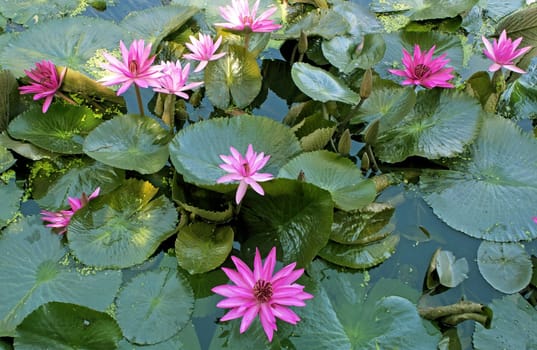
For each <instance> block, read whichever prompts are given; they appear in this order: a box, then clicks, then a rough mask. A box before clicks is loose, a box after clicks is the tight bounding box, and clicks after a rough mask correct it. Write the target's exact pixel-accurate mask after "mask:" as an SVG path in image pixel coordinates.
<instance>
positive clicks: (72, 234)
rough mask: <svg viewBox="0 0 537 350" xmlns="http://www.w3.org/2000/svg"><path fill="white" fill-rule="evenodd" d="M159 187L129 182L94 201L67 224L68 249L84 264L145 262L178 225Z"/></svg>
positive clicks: (132, 263)
mask: <svg viewBox="0 0 537 350" xmlns="http://www.w3.org/2000/svg"><path fill="white" fill-rule="evenodd" d="M157 192H158V188H156V187H153V186H152V185H151V184H150V183H148V182H143V181H139V180H134V179H130V180H128V181H126V182H125V184H123V185H122V186H120V187H119V188H117V189H116V190H115V191H113V192H111V193H109V194H107V195H104V196H99V197H97V198H95V199H94V200H92V201H90V202H89V203H88V205H86V206H85V207H84V208H82V209H80V210H79V211H77V212H76V214H75V215H74V216H73V218H72V219H71V222H70V223H69V230H68V231H67V238H68V241H69V247H70V248H71V249H72V250H73V253H74V254H75V255H76V257H77V258H78V259H79V260H80V261H82V262H83V263H84V264H87V265H92V266H100V267H114V268H118V267H119V268H123V267H128V266H132V265H136V264H139V263H141V262H143V261H144V260H145V259H147V258H148V257H149V256H150V255H151V254H153V252H154V251H155V250H156V249H157V247H158V246H159V245H160V243H162V242H163V241H164V240H165V239H166V238H168V237H170V236H171V235H172V234H173V233H174V230H175V226H176V223H177V212H176V210H175V207H174V206H173V204H172V203H171V201H170V200H169V199H168V198H166V197H165V196H159V197H157V198H154V197H155V196H156V194H157Z"/></svg>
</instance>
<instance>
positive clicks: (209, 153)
mask: <svg viewBox="0 0 537 350" xmlns="http://www.w3.org/2000/svg"><path fill="white" fill-rule="evenodd" d="M200 142H202V143H203V147H199V145H200ZM249 144H252V145H253V148H254V151H256V152H264V153H265V155H270V160H269V162H268V163H267V164H266V166H265V167H264V168H263V169H262V172H266V173H271V174H277V173H278V171H279V170H280V168H281V167H282V166H283V165H284V164H285V163H287V161H288V160H289V159H290V158H292V157H293V156H295V155H297V154H298V153H299V152H300V145H299V143H298V140H297V138H296V136H295V135H294V134H293V132H292V131H291V129H289V128H288V127H286V126H284V125H282V124H281V123H278V122H276V121H274V120H272V119H269V118H264V117H255V116H250V115H243V116H238V117H233V118H215V119H210V120H207V121H202V122H198V123H195V124H194V125H192V126H189V127H186V128H184V129H182V130H181V131H180V132H179V133H177V135H175V137H174V139H173V140H172V142H171V143H170V158H171V161H172V163H173V165H174V167H175V168H176V169H177V171H178V172H179V173H181V174H182V175H183V177H184V179H185V181H186V182H190V183H194V184H197V185H205V186H207V185H208V186H214V185H215V184H216V180H217V179H218V178H219V177H221V176H223V175H224V174H225V172H224V171H223V170H222V169H220V168H219V165H220V164H222V163H223V161H222V159H220V157H219V155H221V154H224V155H229V154H230V151H229V147H230V146H233V147H234V148H236V149H237V150H238V151H239V152H240V153H242V154H244V153H245V152H246V149H247V148H248V145H249ZM225 188H226V189H230V188H231V186H230V185H227V186H225Z"/></svg>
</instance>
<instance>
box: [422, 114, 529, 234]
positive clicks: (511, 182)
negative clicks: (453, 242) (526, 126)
mask: <svg viewBox="0 0 537 350" xmlns="http://www.w3.org/2000/svg"><path fill="white" fill-rule="evenodd" d="M513 164H519V165H520V166H513ZM521 164H523V166H522V165H521ZM420 184H421V189H422V190H423V192H424V193H425V195H424V199H425V200H426V201H427V203H428V204H429V205H430V206H431V207H432V208H433V210H434V213H435V214H436V215H437V216H438V217H439V218H440V219H442V220H443V221H444V222H446V223H447V224H448V225H449V226H451V227H453V228H454V229H456V230H458V231H461V232H464V233H466V234H468V235H470V236H472V237H477V238H480V239H486V240H490V241H498V242H514V241H520V240H531V239H534V238H536V237H537V225H535V223H534V222H533V221H532V220H531V218H532V217H533V216H535V205H534V204H535V198H537V140H535V138H534V137H533V136H532V135H530V134H527V133H523V132H522V131H521V130H520V129H519V128H518V127H517V126H516V125H515V124H514V123H513V122H511V121H509V120H505V119H502V118H499V117H491V118H486V119H485V121H484V122H483V125H482V127H481V132H480V134H479V136H478V138H477V140H476V141H475V142H474V143H473V144H472V145H471V146H470V149H469V154H468V155H467V156H465V157H464V159H459V160H457V161H455V162H453V164H452V165H451V166H450V170H437V171H432V170H431V171H427V172H425V173H424V174H423V175H422V176H421V177H420ZM461 199H464V200H461Z"/></svg>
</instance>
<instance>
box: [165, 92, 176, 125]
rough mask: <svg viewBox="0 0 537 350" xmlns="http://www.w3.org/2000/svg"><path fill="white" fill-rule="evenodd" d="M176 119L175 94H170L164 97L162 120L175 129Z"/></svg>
mask: <svg viewBox="0 0 537 350" xmlns="http://www.w3.org/2000/svg"><path fill="white" fill-rule="evenodd" d="M174 119H175V95H174V94H168V95H166V97H165V99H164V111H163V112H162V121H163V122H164V123H165V124H166V125H168V126H169V127H170V129H172V130H173V127H174V125H173V124H174Z"/></svg>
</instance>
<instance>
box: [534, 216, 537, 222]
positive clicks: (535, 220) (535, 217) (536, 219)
mask: <svg viewBox="0 0 537 350" xmlns="http://www.w3.org/2000/svg"><path fill="white" fill-rule="evenodd" d="M533 222H534V223H536V224H537V216H534V217H533Z"/></svg>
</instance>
